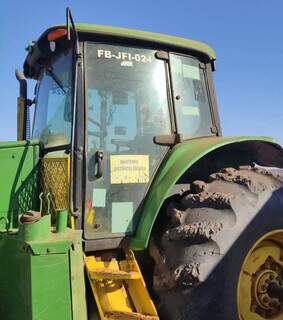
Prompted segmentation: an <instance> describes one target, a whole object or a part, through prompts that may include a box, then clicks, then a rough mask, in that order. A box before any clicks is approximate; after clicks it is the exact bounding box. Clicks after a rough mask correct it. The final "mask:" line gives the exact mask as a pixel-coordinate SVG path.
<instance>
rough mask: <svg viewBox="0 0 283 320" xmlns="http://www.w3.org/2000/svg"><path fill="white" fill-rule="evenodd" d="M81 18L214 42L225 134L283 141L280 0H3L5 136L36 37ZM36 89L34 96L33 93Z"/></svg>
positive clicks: (0, 127) (1, 131)
mask: <svg viewBox="0 0 283 320" xmlns="http://www.w3.org/2000/svg"><path fill="white" fill-rule="evenodd" d="M66 6H70V7H71V9H72V12H73V16H74V18H75V21H77V22H88V23H96V24H105V25H113V26H120V27H127V28H136V29H142V30H146V31H155V32H161V33H167V34H173V35H177V36H182V37H186V38H191V39H195V40H201V41H204V42H206V43H208V44H209V45H211V46H212V47H213V48H214V49H215V51H216V54H217V64H216V65H217V71H216V73H215V74H214V77H215V83H216V91H217V98H218V105H219V112H220V116H221V121H222V129H223V134H224V135H245V134H248V135H265V136H272V137H274V138H276V139H277V140H278V141H279V142H280V143H281V144H283V79H282V75H283V63H282V59H283V22H282V21H283V2H282V0H269V1H266V0H249V1H246V0H238V1H227V0H218V1H208V0H194V1H193V0H176V1H150V0H145V1H128V0H121V1H117V0H116V1H115V0H107V1H94V0H92V1H86V0H80V1H62V0H60V1H59V0H57V1H54V0H49V1H35V0H31V1H28V0H27V1H15V0H14V1H9V2H8V1H0V57H1V62H0V94H1V100H0V101H1V102H0V140H14V139H15V138H16V97H17V94H18V84H17V81H16V80H15V77H14V70H15V68H20V69H21V67H22V63H23V61H24V58H25V55H26V52H25V50H24V48H25V47H26V45H27V44H28V42H29V41H30V40H34V39H36V38H37V37H38V36H39V35H40V33H41V32H43V31H44V30H45V29H46V28H47V27H48V26H51V25H53V24H57V23H60V22H64V20H65V8H66ZM32 94H33V92H32V90H30V97H32Z"/></svg>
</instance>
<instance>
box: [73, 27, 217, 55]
mask: <svg viewBox="0 0 283 320" xmlns="http://www.w3.org/2000/svg"><path fill="white" fill-rule="evenodd" d="M76 28H77V30H78V32H85V33H94V34H100V35H106V36H115V37H121V38H128V39H133V40H134V39H137V40H140V41H144V42H152V43H160V44H163V45H166V46H170V47H179V48H183V49H188V50H193V51H197V52H200V53H202V54H205V55H206V56H207V57H208V58H209V59H211V60H215V59H216V55H215V52H214V50H213V49H212V48H210V47H209V46H208V45H207V44H205V43H202V42H199V41H194V40H189V39H185V38H180V37H175V36H170V35H166V34H161V33H156V32H147V31H141V30H135V29H126V28H117V27H109V26H101V25H95V24H83V23H78V24H76Z"/></svg>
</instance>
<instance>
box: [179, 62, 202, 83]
mask: <svg viewBox="0 0 283 320" xmlns="http://www.w3.org/2000/svg"><path fill="white" fill-rule="evenodd" d="M183 76H184V77H185V78H191V79H194V80H200V74H199V67H196V66H190V65H187V64H183Z"/></svg>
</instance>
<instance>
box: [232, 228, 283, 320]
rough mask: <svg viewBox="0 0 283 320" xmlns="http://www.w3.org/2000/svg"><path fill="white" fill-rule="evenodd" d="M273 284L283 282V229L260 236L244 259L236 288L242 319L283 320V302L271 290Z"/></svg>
mask: <svg viewBox="0 0 283 320" xmlns="http://www.w3.org/2000/svg"><path fill="white" fill-rule="evenodd" d="M270 284H272V285H275V286H278V287H279V286H281V285H283V230H275V231H272V232H270V233H267V234H266V235H264V236H263V237H262V238H260V239H259V240H258V241H257V242H256V243H255V245H254V246H253V247H252V249H251V250H250V251H249V252H248V254H247V256H246V258H245V260H244V263H243V265H242V268H241V272H240V276H239V281H238V289H237V305H238V314H239V319H240V320H262V319H273V320H279V319H281V320H282V317H283V304H282V302H280V301H279V299H278V298H275V297H273V296H272V295H271V294H270Z"/></svg>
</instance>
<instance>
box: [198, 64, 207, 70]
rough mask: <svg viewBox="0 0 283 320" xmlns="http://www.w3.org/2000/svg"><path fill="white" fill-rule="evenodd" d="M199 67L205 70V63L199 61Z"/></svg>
mask: <svg viewBox="0 0 283 320" xmlns="http://www.w3.org/2000/svg"><path fill="white" fill-rule="evenodd" d="M199 67H200V69H202V70H205V69H206V64H205V63H203V62H200V63H199Z"/></svg>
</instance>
